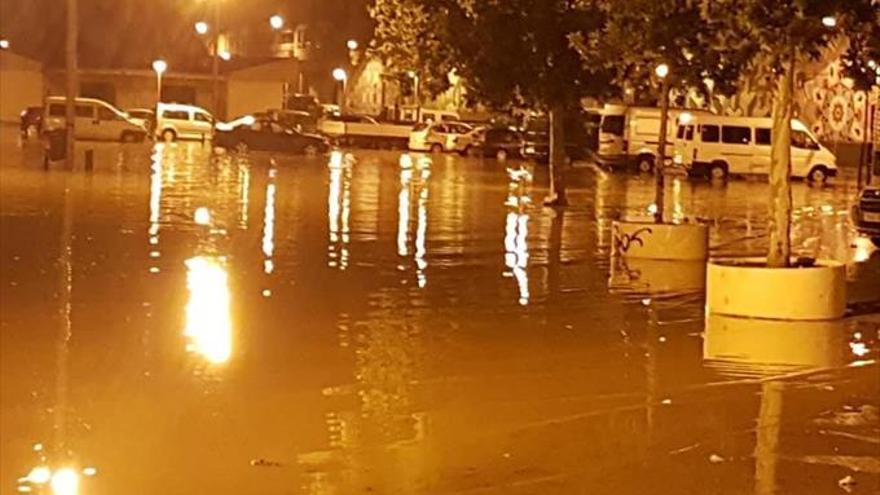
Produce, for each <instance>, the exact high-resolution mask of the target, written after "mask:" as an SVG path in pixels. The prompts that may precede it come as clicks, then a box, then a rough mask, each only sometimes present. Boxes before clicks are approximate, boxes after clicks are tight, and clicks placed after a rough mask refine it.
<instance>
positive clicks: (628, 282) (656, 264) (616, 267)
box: [608, 258, 706, 295]
mask: <svg viewBox="0 0 880 495" xmlns="http://www.w3.org/2000/svg"><path fill="white" fill-rule="evenodd" d="M608 288H609V289H610V290H611V291H612V292H618V293H629V294H645V295H655V294H687V293H693V292H702V291H703V290H704V289H705V288H706V262H705V261H669V260H651V259H640V258H617V259H614V260H612V262H611V274H610V277H609V278H608Z"/></svg>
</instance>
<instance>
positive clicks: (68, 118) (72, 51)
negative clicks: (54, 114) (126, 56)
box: [64, 0, 79, 170]
mask: <svg viewBox="0 0 880 495" xmlns="http://www.w3.org/2000/svg"><path fill="white" fill-rule="evenodd" d="M76 2H77V0H67V47H66V53H65V59H66V65H67V81H66V86H67V88H66V90H67V91H66V93H67V100H66V104H65V109H64V130H65V132H66V135H67V150H66V152H67V153H66V165H67V168H68V169H69V170H72V169H73V164H74V163H75V162H76V157H75V156H74V153H75V146H74V144H75V142H76V139H75V133H74V131H75V130H76V129H75V125H76V105H75V99H76V96H77V87H78V84H77V83H78V81H77V72H78V68H77V61H76V51H77V50H76V47H77V40H78V34H79V33H78V32H77V30H78V25H79V21H78V19H77V5H76Z"/></svg>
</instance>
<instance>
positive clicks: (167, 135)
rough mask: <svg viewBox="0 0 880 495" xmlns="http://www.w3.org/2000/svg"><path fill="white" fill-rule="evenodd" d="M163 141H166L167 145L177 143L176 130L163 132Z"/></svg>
mask: <svg viewBox="0 0 880 495" xmlns="http://www.w3.org/2000/svg"><path fill="white" fill-rule="evenodd" d="M162 141H165V142H166V143H170V142H171V141H177V133H176V132H174V129H165V130H164V131H162Z"/></svg>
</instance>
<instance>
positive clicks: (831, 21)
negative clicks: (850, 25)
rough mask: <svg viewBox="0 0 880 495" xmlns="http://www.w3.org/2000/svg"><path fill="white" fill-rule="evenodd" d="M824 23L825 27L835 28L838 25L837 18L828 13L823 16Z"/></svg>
mask: <svg viewBox="0 0 880 495" xmlns="http://www.w3.org/2000/svg"><path fill="white" fill-rule="evenodd" d="M822 25H823V26H825V27H829V28H833V27H835V26H837V18H836V17H834V16H832V15H826V16H825V17H823V18H822Z"/></svg>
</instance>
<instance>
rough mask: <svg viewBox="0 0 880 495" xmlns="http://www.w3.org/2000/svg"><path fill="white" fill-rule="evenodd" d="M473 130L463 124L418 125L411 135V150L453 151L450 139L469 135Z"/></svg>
mask: <svg viewBox="0 0 880 495" xmlns="http://www.w3.org/2000/svg"><path fill="white" fill-rule="evenodd" d="M471 130H473V128H472V127H471V126H469V125H468V124H465V123H461V122H440V123H433V124H425V123H422V124H416V126H415V127H413V129H412V131H411V132H410V134H409V149H410V150H412V151H431V152H433V153H440V152H442V151H452V150H451V149H449V148H448V145H449V140H450V138H451V137H452V136H456V137H457V136H461V135H464V134H467V133H468V132H470V131H471Z"/></svg>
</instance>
